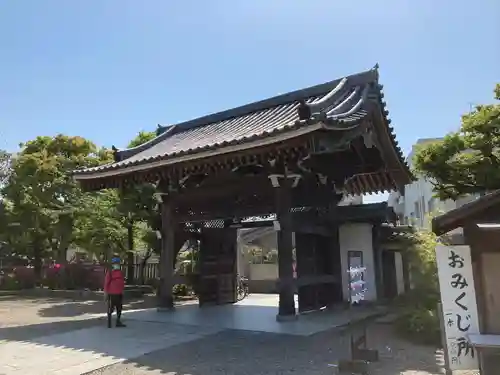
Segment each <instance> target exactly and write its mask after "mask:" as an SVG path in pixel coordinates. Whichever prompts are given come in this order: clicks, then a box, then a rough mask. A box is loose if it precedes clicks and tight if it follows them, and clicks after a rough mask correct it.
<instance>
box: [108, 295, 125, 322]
mask: <svg viewBox="0 0 500 375" xmlns="http://www.w3.org/2000/svg"><path fill="white" fill-rule="evenodd" d="M115 309H116V317H117V318H118V319H120V317H121V315H122V310H123V294H108V318H109V319H111V314H113V311H115Z"/></svg>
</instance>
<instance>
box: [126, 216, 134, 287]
mask: <svg viewBox="0 0 500 375" xmlns="http://www.w3.org/2000/svg"><path fill="white" fill-rule="evenodd" d="M127 244H128V249H127V250H128V251H127V284H129V285H131V284H134V282H135V280H134V251H133V250H134V222H133V221H132V220H130V222H129V224H128V227H127Z"/></svg>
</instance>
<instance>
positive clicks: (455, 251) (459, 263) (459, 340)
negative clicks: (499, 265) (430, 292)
mask: <svg viewBox="0 0 500 375" xmlns="http://www.w3.org/2000/svg"><path fill="white" fill-rule="evenodd" d="M436 260H437V265H438V275H439V287H440V292H441V301H442V305H443V319H444V326H445V336H446V344H447V351H448V353H447V355H448V360H449V361H448V363H449V366H450V369H451V370H473V369H477V368H478V362H477V355H476V353H475V352H474V348H473V347H472V346H471V345H470V344H469V341H468V339H467V335H468V334H471V333H479V323H478V317H477V305H476V292H475V289H474V280H473V274H472V262H471V256H470V248H469V247H468V246H444V245H438V246H437V247H436Z"/></svg>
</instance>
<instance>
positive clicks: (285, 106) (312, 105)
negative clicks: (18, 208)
mask: <svg viewBox="0 0 500 375" xmlns="http://www.w3.org/2000/svg"><path fill="white" fill-rule="evenodd" d="M380 89H381V86H380V85H378V70H377V67H375V68H374V69H371V70H368V71H365V72H362V73H359V74H356V75H352V76H348V77H345V78H342V79H337V80H334V81H331V82H327V83H324V84H321V85H317V86H313V87H310V88H306V89H303V90H299V91H294V92H290V93H287V94H284V95H280V96H276V97H273V98H270V99H267V100H263V101H259V102H256V103H252V104H248V105H245V106H242V107H238V108H234V109H231V110H228V111H224V112H219V113H215V114H212V115H208V116H204V117H201V118H198V119H195V120H191V121H187V122H183V123H180V124H176V125H171V126H167V127H164V128H162V129H161V131H160V132H159V133H160V134H159V135H158V136H157V137H156V138H155V139H153V140H152V141H150V142H147V143H145V144H143V145H141V146H138V147H135V148H132V149H128V150H123V151H118V152H117V154H116V156H117V160H118V161H117V162H115V163H112V164H108V165H103V166H99V167H94V168H88V169H84V170H78V171H75V177H76V178H77V179H85V178H86V176H88V178H92V177H93V176H92V175H96V177H98V176H97V175H102V172H108V173H109V174H108V173H106V175H114V174H122V173H127V172H128V171H129V169H130V167H134V168H133V169H134V170H136V168H135V167H137V166H140V165H144V169H147V164H149V163H152V162H157V161H164V160H169V161H171V163H175V162H176V160H177V159H178V158H180V157H183V156H186V155H192V156H193V158H196V154H197V153H200V152H203V151H208V150H219V149H223V148H225V147H227V146H232V145H242V146H245V145H247V144H248V147H249V148H251V147H253V146H252V142H253V141H256V140H260V139H262V138H273V137H275V138H276V142H278V141H280V140H281V139H280V138H279V137H277V136H278V135H282V134H284V133H291V132H292V131H294V130H295V131H299V130H300V132H301V134H305V133H307V132H309V131H313V130H315V129H314V128H313V126H312V125H314V124H318V123H319V122H321V123H329V124H332V125H334V126H335V127H338V128H340V129H342V128H347V127H350V126H352V125H354V124H357V123H359V122H360V120H361V119H363V118H364V117H365V116H366V115H367V113H368V111H369V107H370V105H373V103H376V104H377V105H379V104H380V101H381V97H382V95H381V92H380ZM306 103H307V105H306ZM307 119H308V120H307ZM306 120H307V121H306ZM200 157H202V156H201V155H200ZM141 169H142V168H141ZM91 176H92V177H91Z"/></svg>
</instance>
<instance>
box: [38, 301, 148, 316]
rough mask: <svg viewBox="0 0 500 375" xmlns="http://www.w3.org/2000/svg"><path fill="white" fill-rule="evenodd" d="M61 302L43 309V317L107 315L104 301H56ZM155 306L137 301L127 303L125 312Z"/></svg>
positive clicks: (41, 314)
mask: <svg viewBox="0 0 500 375" xmlns="http://www.w3.org/2000/svg"><path fill="white" fill-rule="evenodd" d="M55 302H61V303H58V304H54V305H52V306H48V307H43V308H41V309H40V310H39V311H38V315H39V316H41V317H51V318H53V317H74V316H81V315H86V314H104V313H106V303H105V302H104V300H103V301H86V302H82V301H61V300H59V301H57V300H56V301H55ZM154 306H155V302H154V301H143V300H136V301H130V302H125V304H124V306H123V308H124V310H136V309H145V308H151V307H154Z"/></svg>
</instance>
